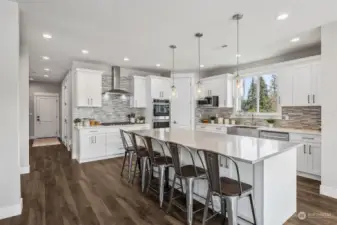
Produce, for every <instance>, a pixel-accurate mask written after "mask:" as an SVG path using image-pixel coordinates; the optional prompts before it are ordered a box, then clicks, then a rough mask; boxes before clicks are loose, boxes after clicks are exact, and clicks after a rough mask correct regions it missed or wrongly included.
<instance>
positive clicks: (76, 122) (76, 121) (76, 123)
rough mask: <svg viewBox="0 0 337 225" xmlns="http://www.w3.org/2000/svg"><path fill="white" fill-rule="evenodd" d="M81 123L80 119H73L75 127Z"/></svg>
mask: <svg viewBox="0 0 337 225" xmlns="http://www.w3.org/2000/svg"><path fill="white" fill-rule="evenodd" d="M81 122H82V120H81V119H80V118H76V119H74V123H75V125H76V126H78V125H80V123H81Z"/></svg>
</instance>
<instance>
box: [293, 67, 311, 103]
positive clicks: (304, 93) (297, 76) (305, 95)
mask: <svg viewBox="0 0 337 225" xmlns="http://www.w3.org/2000/svg"><path fill="white" fill-rule="evenodd" d="M290 71H291V74H292V76H293V81H294V84H293V101H294V105H295V106H306V105H311V104H312V100H313V99H312V95H311V66H310V65H301V66H296V67H292V68H291V69H290Z"/></svg>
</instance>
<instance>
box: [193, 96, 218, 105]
mask: <svg viewBox="0 0 337 225" xmlns="http://www.w3.org/2000/svg"><path fill="white" fill-rule="evenodd" d="M197 105H198V107H219V96H208V97H205V98H204V99H200V100H198V101H197Z"/></svg>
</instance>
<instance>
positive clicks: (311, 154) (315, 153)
mask: <svg viewBox="0 0 337 225" xmlns="http://www.w3.org/2000/svg"><path fill="white" fill-rule="evenodd" d="M307 163H308V164H307V166H308V173H310V174H313V175H317V176H320V175H321V146H315V145H308V161H307Z"/></svg>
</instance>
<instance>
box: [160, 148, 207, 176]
mask: <svg viewBox="0 0 337 225" xmlns="http://www.w3.org/2000/svg"><path fill="white" fill-rule="evenodd" d="M166 145H167V147H168V149H169V150H170V153H171V156H172V162H173V167H174V170H175V173H176V174H177V175H178V176H182V171H181V162H180V161H181V159H180V157H181V154H182V153H183V152H187V153H188V154H187V155H189V156H190V159H191V161H192V166H193V167H194V172H195V174H196V175H197V176H199V175H201V174H198V170H197V168H196V166H195V161H194V157H193V154H192V151H191V150H190V149H189V148H188V147H187V146H184V145H181V144H178V143H174V142H166Z"/></svg>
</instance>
